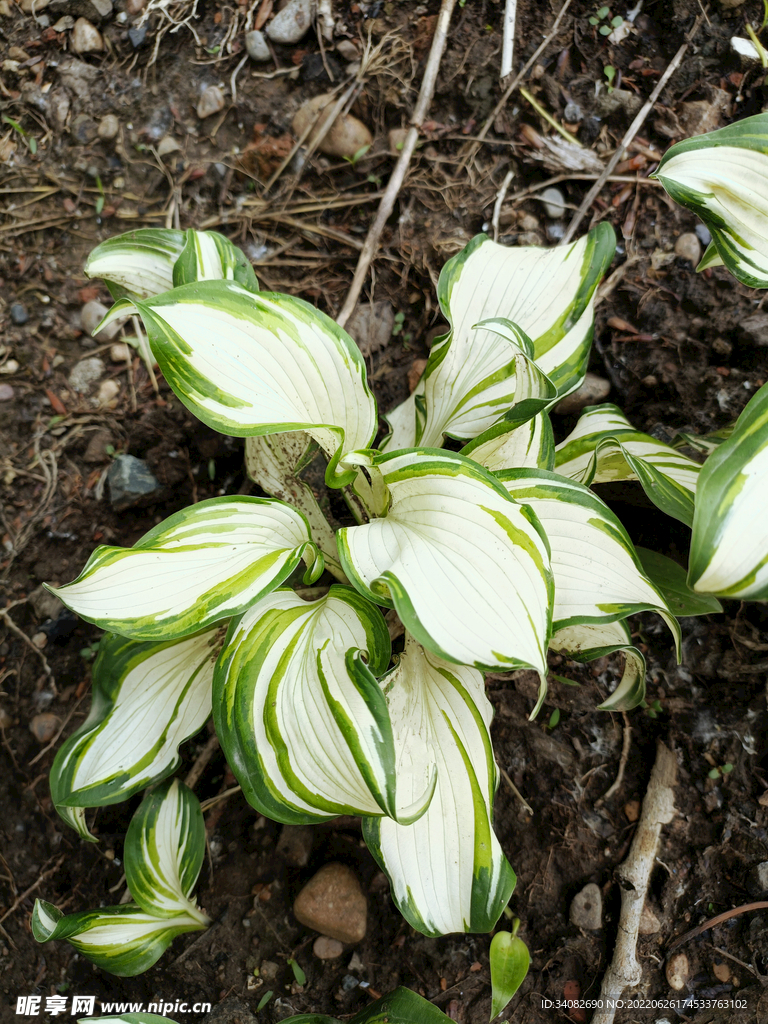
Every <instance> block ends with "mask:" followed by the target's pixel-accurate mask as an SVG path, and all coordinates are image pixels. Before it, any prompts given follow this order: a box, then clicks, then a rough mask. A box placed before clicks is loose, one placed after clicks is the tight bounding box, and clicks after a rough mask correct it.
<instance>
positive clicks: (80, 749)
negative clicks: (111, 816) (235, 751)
mask: <svg viewBox="0 0 768 1024" xmlns="http://www.w3.org/2000/svg"><path fill="white" fill-rule="evenodd" d="M222 634H223V630H222V629H221V628H213V629H209V630H207V631H205V632H202V633H198V634H196V635H195V636H190V637H186V638H184V639H183V640H172V641H169V642H167V643H146V642H140V641H137V640H127V639H126V638H125V637H122V636H117V635H111V636H110V635H108V636H106V637H104V638H103V639H102V641H101V645H100V647H99V653H98V655H97V657H96V661H95V662H94V665H93V703H92V705H91V711H90V714H89V715H88V717H87V718H86V720H85V721H84V722H83V724H82V725H81V726H80V728H79V729H78V730H77V731H76V732H75V733H73V735H72V736H70V737H69V739H68V740H66V741H65V743H64V744H63V746H62V747H61V748H60V749H59V751H58V752H57V754H56V758H55V760H54V762H53V767H52V768H51V775H50V785H51V796H52V798H53V802H54V805H55V807H56V810H57V811H58V812H59V814H60V815H61V817H62V818H63V819H64V820H65V821H66V822H67V823H68V824H69V825H71V826H72V827H73V828H75V829H77V831H78V832H79V833H80V835H81V837H82V838H83V839H89V840H92V841H93V842H96V840H95V839H94V837H93V836H91V835H90V833H89V832H88V830H87V828H86V826H85V815H84V810H83V809H84V808H86V807H103V806H105V805H107V804H114V803H120V802H122V801H123V800H127V799H128V798H129V797H131V796H133V795H134V794H135V793H139V792H140V791H141V790H142V789H145V788H146V787H147V786H148V785H150V784H151V783H152V782H156V781H158V780H159V779H162V778H164V777H165V776H166V775H168V774H170V772H172V771H173V770H174V769H175V768H176V767H177V765H178V764H179V761H180V758H179V754H178V748H179V745H180V744H181V743H183V742H184V740H186V739H189V737H190V736H194V735H195V733H196V732H198V731H199V730H200V729H202V727H203V725H204V724H205V721H206V719H207V718H208V716H209V715H210V713H211V687H212V683H213V666H214V662H215V660H216V655H217V654H218V651H219V648H220V646H221V641H222V640H223V635H222Z"/></svg>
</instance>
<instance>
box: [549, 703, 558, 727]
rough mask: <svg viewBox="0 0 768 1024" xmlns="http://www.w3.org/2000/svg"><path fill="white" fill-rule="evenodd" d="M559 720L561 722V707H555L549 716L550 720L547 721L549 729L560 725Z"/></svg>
mask: <svg viewBox="0 0 768 1024" xmlns="http://www.w3.org/2000/svg"><path fill="white" fill-rule="evenodd" d="M559 722H560V708H555V710H554V711H553V712H552V714H551V715H550V716H549V721H548V722H547V728H548V729H549V730H552V729H554V728H555V727H556V726H557V725H558V723H559Z"/></svg>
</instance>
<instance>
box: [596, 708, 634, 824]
mask: <svg viewBox="0 0 768 1024" xmlns="http://www.w3.org/2000/svg"><path fill="white" fill-rule="evenodd" d="M621 714H622V717H623V718H624V741H623V743H622V745H621V758H620V760H619V770H618V772H617V773H616V779H615V780H614V783H613V785H612V786H611V788H610V789H609V790H607V792H605V793H604V794H603V795H602V796H601V797H600V799H599V800H598V801H596V803H595V807H600V806H601V805H602V804H604V803H605V801H606V800H609V799H610V798H611V797H612V796H613V794H614V793H616V792H618V790H619V789H621V784H622V782H623V781H624V772H625V771H626V768H627V761H628V760H629V748H630V747H631V746H632V726H631V725H630V724H629V715H628V714H627V712H626V711H622V713H621Z"/></svg>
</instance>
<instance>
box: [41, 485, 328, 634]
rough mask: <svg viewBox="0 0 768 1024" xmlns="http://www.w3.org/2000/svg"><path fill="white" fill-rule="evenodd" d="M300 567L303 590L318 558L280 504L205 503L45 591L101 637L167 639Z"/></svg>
mask: <svg viewBox="0 0 768 1024" xmlns="http://www.w3.org/2000/svg"><path fill="white" fill-rule="evenodd" d="M302 559H303V560H304V562H305V563H306V564H307V572H306V574H305V582H306V583H312V582H314V581H315V580H316V579H317V578H318V577H319V576H320V575H321V573H322V571H323V560H322V555H321V554H320V552H319V551H318V549H317V547H316V546H315V544H314V543H313V542H312V540H311V537H310V534H309V525H308V523H307V521H306V519H305V518H304V516H303V515H302V514H301V513H300V512H297V511H296V509H293V508H291V506H290V505H286V504H284V503H283V502H281V501H274V500H272V499H267V498H251V497H247V496H242V497H236V498H210V499H209V500H208V501H201V502H198V504H197V505H191V506H190V507H189V508H187V509H184V510H183V511H181V512H177V513H176V514H175V515H172V516H170V517H169V518H168V519H165V520H164V521H163V522H162V523H160V524H159V525H158V526H156V527H155V528H154V529H153V530H150V531H149V533H147V534H145V535H144V536H143V537H142V538H141V540H140V541H138V542H137V543H136V544H135V545H134V546H133V547H132V548H117V547H107V546H101V547H98V548H96V550H95V551H94V552H93V554H92V555H91V557H90V558H89V559H88V561H87V563H86V565H85V568H84V569H83V571H82V572H81V573H80V575H79V576H78V577H77V579H76V580H74V582H72V583H69V584H67V585H66V586H63V587H49V588H48V589H49V590H50V591H51V593H53V594H55V595H56V596H57V597H58V598H59V599H60V600H61V601H63V602H64V604H65V605H66V606H67V607H68V608H71V609H72V611H75V612H77V614H78V615H80V616H81V617H82V618H84V619H85V620H86V621H88V622H93V623H95V624H96V625H97V626H100V627H101V628H102V629H108V630H110V631H112V632H115V633H120V634H122V635H123V636H130V637H133V638H135V639H140V640H166V639H175V638H177V637H182V636H188V635H189V634H191V633H196V632H197V631H198V630H200V629H203V628H205V627H206V626H209V625H211V624H212V623H214V622H217V621H218V620H219V619H223V618H228V617H230V616H233V615H238V614H240V613H241V612H242V611H243V609H245V608H246V607H247V606H248V605H249V604H251V603H252V602H253V601H256V600H258V599H259V598H260V597H262V596H263V595H264V594H267V593H269V592H270V591H271V590H274V588H275V587H277V586H279V585H280V584H281V583H282V582H283V580H285V579H287V578H288V577H289V576H290V575H291V574H292V573H293V572H294V571H295V570H296V569H297V568H298V566H299V565H300V563H301V561H302ZM150 581H151V585H148V583H149V582H150Z"/></svg>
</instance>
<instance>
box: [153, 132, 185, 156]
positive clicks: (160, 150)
mask: <svg viewBox="0 0 768 1024" xmlns="http://www.w3.org/2000/svg"><path fill="white" fill-rule="evenodd" d="M180 149H181V146H180V145H179V144H178V142H177V141H176V139H174V137H173V136H172V135H164V136H163V138H162V139H160V141H159V142H158V144H157V155H158V156H170V154H171V153H177V152H178V151H179V150H180Z"/></svg>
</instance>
